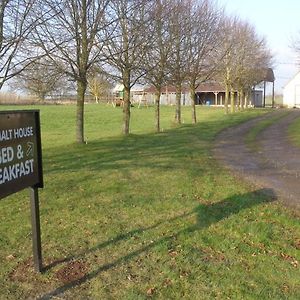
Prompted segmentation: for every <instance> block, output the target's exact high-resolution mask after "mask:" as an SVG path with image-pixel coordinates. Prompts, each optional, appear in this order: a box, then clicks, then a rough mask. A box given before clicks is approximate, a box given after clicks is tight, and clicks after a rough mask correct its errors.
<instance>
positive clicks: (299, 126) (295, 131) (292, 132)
mask: <svg viewBox="0 0 300 300" xmlns="http://www.w3.org/2000/svg"><path fill="white" fill-rule="evenodd" d="M289 137H290V139H291V141H292V143H293V144H294V145H296V146H298V147H300V119H298V120H296V121H295V122H293V123H292V124H291V125H290V127H289Z"/></svg>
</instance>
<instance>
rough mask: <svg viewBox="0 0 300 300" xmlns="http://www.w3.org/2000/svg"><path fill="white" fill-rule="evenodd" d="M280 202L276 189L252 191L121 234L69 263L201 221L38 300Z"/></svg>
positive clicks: (105, 265) (120, 258)
mask: <svg viewBox="0 0 300 300" xmlns="http://www.w3.org/2000/svg"><path fill="white" fill-rule="evenodd" d="M276 199H277V197H276V194H275V193H274V191H273V190H270V189H260V190H257V191H254V192H251V193H246V194H242V195H234V196H232V197H229V198H227V199H224V200H222V201H220V202H216V203H211V204H200V205H198V206H197V207H195V209H194V210H192V211H191V212H190V213H187V214H183V215H180V216H177V217H175V218H172V219H169V220H166V221H162V222H159V223H157V224H155V225H153V226H151V227H148V228H141V229H137V230H133V231H131V232H129V233H127V234H124V235H119V236H117V237H116V238H114V239H112V240H109V241H107V242H104V243H101V244H99V245H97V246H95V247H93V248H91V249H89V250H88V251H86V252H85V253H81V254H79V255H76V256H74V257H72V258H71V257H70V258H68V260H69V261H70V260H74V259H80V258H84V256H85V255H87V254H88V253H91V252H94V251H96V250H98V249H102V248H105V247H106V246H108V245H109V244H114V243H118V242H122V241H123V240H125V239H127V238H129V237H130V236H132V235H133V234H135V235H136V234H140V233H142V232H143V231H146V230H151V229H154V228H155V227H158V226H159V225H161V224H163V223H165V222H168V223H172V222H174V221H176V220H178V219H184V218H186V217H188V216H190V215H194V214H195V215H196V217H197V221H196V223H195V224H194V225H191V226H188V227H186V228H184V229H183V230H180V231H177V232H174V233H173V234H170V235H169V236H165V237H162V238H159V239H156V240H155V239H154V241H153V242H151V243H149V244H148V245H145V246H143V247H141V248H139V249H137V250H135V251H132V252H130V253H128V254H127V255H125V256H122V257H119V258H117V259H115V260H113V261H111V262H108V263H106V264H104V265H101V266H99V267H98V268H97V269H96V270H94V271H91V272H89V273H87V274H85V275H84V276H82V277H81V278H79V279H76V280H74V281H71V282H68V283H66V284H64V285H62V286H60V287H58V288H56V289H55V290H53V291H50V292H48V293H46V294H44V295H43V296H41V297H39V298H38V299H41V300H45V299H51V298H52V297H56V296H59V295H61V294H63V293H65V292H66V291H68V290H70V289H72V288H74V287H77V286H80V285H81V284H84V283H86V282H88V281H90V280H92V279H93V278H95V277H97V276H98V275H99V274H100V273H101V272H104V271H107V270H109V269H111V268H114V267H116V266H118V265H121V264H122V263H124V262H129V261H131V260H132V259H134V258H135V257H137V256H139V255H141V254H142V253H145V252H147V251H149V250H151V249H153V248H154V247H156V246H158V245H161V244H163V243H165V242H168V241H170V240H172V239H174V237H179V236H181V235H185V234H191V233H193V232H196V231H199V230H202V229H205V228H207V227H209V226H211V225H212V224H216V223H218V222H220V221H222V220H225V219H227V218H230V216H232V215H236V214H239V213H240V212H241V211H243V210H247V209H251V208H252V207H254V206H257V205H260V204H264V203H268V202H271V201H274V200H276ZM174 227H175V225H174ZM65 261H66V260H62V262H65ZM58 263H59V262H58ZM53 266H54V265H53V264H52V265H51V266H48V269H49V268H50V267H53Z"/></svg>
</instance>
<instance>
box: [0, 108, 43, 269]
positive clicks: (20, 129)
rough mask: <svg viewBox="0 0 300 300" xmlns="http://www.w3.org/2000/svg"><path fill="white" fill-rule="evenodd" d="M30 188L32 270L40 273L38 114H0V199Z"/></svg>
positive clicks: (39, 136)
mask: <svg viewBox="0 0 300 300" xmlns="http://www.w3.org/2000/svg"><path fill="white" fill-rule="evenodd" d="M27 187H29V188H30V199H31V224H32V245H33V259H34V267H35V270H36V271H37V272H41V271H42V247H41V230H40V213H39V198H38V188H42V187H43V169H42V146H41V131H40V115H39V111H38V110H23V111H22V110H18V111H2V112H0V199H1V198H4V197H6V196H9V195H11V194H13V193H16V192H18V191H21V190H23V189H25V188H27Z"/></svg>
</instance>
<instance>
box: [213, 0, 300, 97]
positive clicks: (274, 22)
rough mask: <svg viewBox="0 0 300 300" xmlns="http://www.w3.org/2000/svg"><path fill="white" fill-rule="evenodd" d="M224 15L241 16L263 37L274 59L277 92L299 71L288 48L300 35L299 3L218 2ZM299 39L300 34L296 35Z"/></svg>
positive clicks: (275, 0) (281, 0)
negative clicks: (224, 9)
mask: <svg viewBox="0 0 300 300" xmlns="http://www.w3.org/2000/svg"><path fill="white" fill-rule="evenodd" d="M218 3H219V4H220V5H221V6H225V8H226V11H227V13H229V14H232V13H233V14H234V15H237V16H240V17H241V18H242V19H245V20H248V21H249V22H250V23H251V24H253V25H254V26H255V28H256V30H257V33H258V34H260V35H262V36H265V38H266V40H267V42H268V46H269V47H270V49H271V50H272V53H273V54H274V56H275V63H274V72H275V77H276V81H275V86H276V91H277V92H282V87H283V86H284V85H285V84H286V83H287V82H288V80H289V79H291V78H292V77H293V76H294V75H295V73H296V72H297V71H298V69H300V68H299V67H298V66H297V64H296V55H295V53H294V51H293V50H292V49H291V44H292V39H293V38H295V37H296V36H297V34H298V33H300V0H218ZM299 36H300V34H299Z"/></svg>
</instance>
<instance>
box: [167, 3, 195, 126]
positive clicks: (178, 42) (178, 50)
mask: <svg viewBox="0 0 300 300" xmlns="http://www.w3.org/2000/svg"><path fill="white" fill-rule="evenodd" d="M188 5H189V0H174V1H172V8H171V10H170V21H171V31H170V34H171V36H172V40H173V44H172V48H171V57H170V63H169V70H170V82H172V84H173V85H175V88H176V110H175V122H176V123H177V124H180V123H181V93H182V85H183V82H184V80H185V79H186V72H187V55H186V53H187V48H188V39H187V36H188V34H190V32H188V30H189V26H188V24H189V22H190V15H189V9H188Z"/></svg>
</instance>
